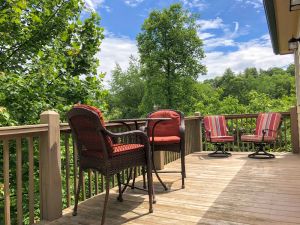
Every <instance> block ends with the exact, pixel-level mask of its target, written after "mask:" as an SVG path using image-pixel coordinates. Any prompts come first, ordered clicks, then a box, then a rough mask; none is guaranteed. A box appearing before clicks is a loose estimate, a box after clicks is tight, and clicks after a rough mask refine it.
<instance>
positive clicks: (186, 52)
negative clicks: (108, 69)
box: [137, 4, 205, 111]
mask: <svg viewBox="0 0 300 225" xmlns="http://www.w3.org/2000/svg"><path fill="white" fill-rule="evenodd" d="M195 18H196V16H195V15H193V14H191V13H190V12H188V11H186V10H184V9H183V8H182V6H181V5H180V4H174V5H171V6H170V7H169V8H167V9H163V10H162V11H158V10H154V11H152V12H151V13H150V15H149V17H148V18H147V19H146V20H145V21H144V24H143V25H142V31H141V33H140V34H139V35H138V36H137V42H138V49H139V53H140V59H141V64H142V71H141V72H142V76H143V77H144V79H145V81H146V89H145V96H144V98H143V104H142V108H143V110H148V111H149V110H152V109H153V106H154V105H159V106H160V107H162V108H179V109H180V108H181V107H182V103H183V102H186V100H187V96H188V95H189V93H186V92H189V90H190V89H189V87H191V86H193V84H194V83H195V82H196V80H197V78H198V76H199V75H200V74H203V73H204V72H205V67H204V66H203V65H202V64H201V63H200V60H201V59H202V58H203V57H204V52H203V49H202V46H203V44H202V41H201V39H200V38H199V36H198V34H197V28H198V26H197V25H196V23H195Z"/></svg>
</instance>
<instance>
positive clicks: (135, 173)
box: [131, 167, 137, 189]
mask: <svg viewBox="0 0 300 225" xmlns="http://www.w3.org/2000/svg"><path fill="white" fill-rule="evenodd" d="M133 171H134V172H133V178H132V186H131V189H134V185H135V178H136V175H137V171H136V167H134V169H133Z"/></svg>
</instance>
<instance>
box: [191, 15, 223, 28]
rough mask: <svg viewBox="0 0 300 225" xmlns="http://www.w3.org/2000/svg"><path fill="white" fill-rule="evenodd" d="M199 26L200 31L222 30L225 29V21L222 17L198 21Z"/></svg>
mask: <svg viewBox="0 0 300 225" xmlns="http://www.w3.org/2000/svg"><path fill="white" fill-rule="evenodd" d="M197 24H198V25H200V29H199V30H200V31H205V30H210V29H221V28H224V26H225V25H224V23H223V20H222V19H221V18H220V17H217V18H216V19H212V20H198V21H197Z"/></svg>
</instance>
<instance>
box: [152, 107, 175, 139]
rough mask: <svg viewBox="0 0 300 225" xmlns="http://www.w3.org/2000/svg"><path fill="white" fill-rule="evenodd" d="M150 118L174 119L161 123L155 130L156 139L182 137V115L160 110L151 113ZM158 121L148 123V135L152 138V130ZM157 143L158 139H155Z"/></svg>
mask: <svg viewBox="0 0 300 225" xmlns="http://www.w3.org/2000/svg"><path fill="white" fill-rule="evenodd" d="M149 118H172V120H168V121H161V122H159V124H157V126H156V127H155V130H154V136H155V137H166V136H178V137H179V136H180V131H179V127H180V115H179V114H178V113H177V112H174V111H172V110H159V111H157V112H154V113H151V114H150V115H149ZM155 123H156V121H149V123H148V127H149V130H148V135H149V136H150V137H151V136H152V128H153V125H154V124H155ZM154 140H155V142H156V139H154Z"/></svg>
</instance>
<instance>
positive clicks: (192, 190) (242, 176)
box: [49, 153, 300, 225]
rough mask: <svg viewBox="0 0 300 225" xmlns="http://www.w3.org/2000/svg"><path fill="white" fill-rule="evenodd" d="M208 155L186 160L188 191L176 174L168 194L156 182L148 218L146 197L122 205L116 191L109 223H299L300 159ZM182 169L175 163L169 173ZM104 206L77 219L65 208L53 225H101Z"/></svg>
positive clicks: (94, 205) (90, 204)
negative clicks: (182, 186)
mask: <svg viewBox="0 0 300 225" xmlns="http://www.w3.org/2000/svg"><path fill="white" fill-rule="evenodd" d="M206 154H207V153H193V154H191V155H189V156H187V157H186V161H187V179H186V188H185V189H180V184H181V180H180V176H179V175H177V174H175V175H174V174H164V175H162V178H163V180H164V181H166V183H167V184H168V186H169V187H170V188H171V190H169V191H167V192H165V191H163V189H162V188H161V187H160V185H158V183H157V181H156V180H155V185H156V198H157V204H155V205H154V213H153V214H148V198H147V197H148V196H147V195H145V194H144V193H143V192H141V191H137V190H128V191H127V192H126V194H125V195H124V202H122V203H119V202H118V201H117V200H116V197H117V194H116V190H115V189H113V190H112V191H111V194H110V198H109V208H108V213H107V222H106V224H107V225H113V224H136V225H137V224H140V225H142V224H145V225H148V224H172V225H173V224H181V225H189V224H212V225H219V224H226V225H227V224H235V225H237V224H271V225H292V224H300V156H299V155H292V154H288V153H285V154H284V153H282V154H277V155H276V159H274V160H257V159H248V158H247V154H246V153H234V154H233V156H232V157H230V158H227V159H216V158H208V157H207V156H206ZM179 167H180V163H179V161H178V160H177V161H175V162H173V163H170V164H168V165H167V166H166V168H165V169H166V170H168V169H169V170H173V169H174V168H179ZM139 184H141V182H140V181H139ZM102 204H103V194H102V195H98V196H96V197H93V198H92V199H89V200H87V201H85V202H82V203H81V204H80V205H79V209H78V215H77V216H76V217H73V216H72V215H71V211H72V210H71V209H67V210H65V212H64V216H63V217H62V218H61V219H59V220H57V221H53V222H51V223H49V224H51V225H69V224H72V225H79V224H80V225H89V224H90V225H92V224H93V225H95V224H100V220H101V214H102Z"/></svg>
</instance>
